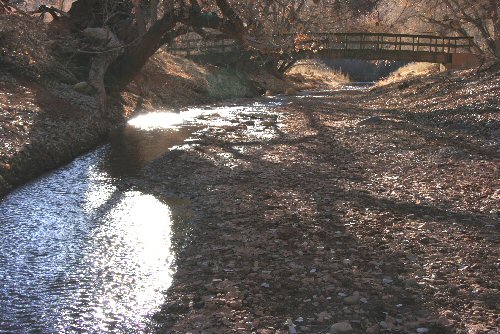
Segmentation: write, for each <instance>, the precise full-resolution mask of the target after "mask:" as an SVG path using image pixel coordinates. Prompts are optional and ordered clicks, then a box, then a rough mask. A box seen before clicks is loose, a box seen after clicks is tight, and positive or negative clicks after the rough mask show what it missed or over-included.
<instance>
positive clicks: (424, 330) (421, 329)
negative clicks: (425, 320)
mask: <svg viewBox="0 0 500 334" xmlns="http://www.w3.org/2000/svg"><path fill="white" fill-rule="evenodd" d="M417 333H429V328H425V327H419V328H417Z"/></svg>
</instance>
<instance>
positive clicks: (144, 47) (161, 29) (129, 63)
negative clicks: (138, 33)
mask: <svg viewBox="0 0 500 334" xmlns="http://www.w3.org/2000/svg"><path fill="white" fill-rule="evenodd" d="M176 23H177V19H176V17H174V16H173V15H172V14H167V13H166V14H165V16H163V17H162V18H161V19H160V20H158V21H157V22H156V23H155V24H154V25H152V26H151V28H150V29H149V30H148V31H147V32H146V33H145V34H144V35H143V36H142V38H141V39H140V40H139V42H138V43H136V44H133V45H132V46H130V47H128V48H127V49H126V50H125V52H124V53H123V54H122V55H121V56H120V57H118V58H117V59H116V61H114V62H113V63H112V64H111V66H110V67H109V69H108V71H107V72H106V83H107V84H108V85H109V86H110V87H111V88H112V90H113V91H121V90H123V89H124V88H125V87H126V86H127V85H128V84H129V83H130V82H131V81H132V80H133V79H134V77H135V76H136V75H137V73H139V71H140V70H141V69H142V67H143V66H144V65H145V64H146V62H147V61H148V59H149V58H150V57H151V56H152V55H153V54H154V53H155V52H156V51H157V50H158V48H159V47H160V46H161V40H162V38H163V36H164V35H165V34H166V33H167V32H169V31H170V30H172V29H173V28H174V27H175V25H176Z"/></svg>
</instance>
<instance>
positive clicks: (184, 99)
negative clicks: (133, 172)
mask: <svg viewBox="0 0 500 334" xmlns="http://www.w3.org/2000/svg"><path fill="white" fill-rule="evenodd" d="M17 65H18V64H17ZM18 66H20V65H18ZM52 70H54V68H52ZM252 80H253V81H252ZM76 82H77V80H76V78H69V79H68V80H62V79H61V78H59V77H58V78H54V77H53V76H52V77H51V76H49V75H48V74H47V73H45V72H44V73H41V74H38V73H37V72H36V71H35V69H30V71H28V73H23V72H22V71H20V70H18V69H16V67H14V69H12V68H11V69H10V70H9V71H3V72H0V138H1V139H2V140H1V146H0V197H2V196H3V195H5V194H6V193H7V192H8V191H9V190H11V189H12V188H13V187H15V186H16V185H19V184H21V183H23V182H26V181H28V180H30V179H32V178H33V177H35V176H38V175H40V174H42V173H44V172H46V171H48V170H51V169H54V168H56V167H58V166H61V165H62V164H64V163H67V162H69V161H70V160H71V159H73V158H75V157H76V156H78V155H80V154H82V153H84V152H86V151H88V150H90V149H92V148H94V147H96V146H97V145H98V144H99V143H102V142H103V140H105V138H106V136H107V134H108V133H109V131H110V130H112V129H113V128H116V127H119V126H121V125H122V124H123V122H124V121H125V120H126V119H127V118H128V117H130V115H132V114H133V113H134V112H138V111H148V110H149V111H151V110H158V109H170V110H172V111H175V110H176V108H179V107H182V106H188V105H198V104H207V103H211V102H215V101H220V100H225V99H231V98H238V97H251V96H256V95H257V94H258V93H259V92H258V91H257V89H256V87H257V86H259V87H263V89H265V87H273V88H275V89H276V91H279V90H281V91H284V90H286V88H287V87H291V86H293V85H294V84H292V83H287V82H285V81H283V80H279V79H277V78H275V77H273V76H271V75H269V74H265V73H260V74H255V73H254V74H253V77H252V79H249V77H248V76H247V75H246V74H245V73H242V72H240V71H237V70H235V69H222V68H217V67H214V66H202V65H198V64H195V63H193V62H191V61H189V60H186V59H183V58H180V57H176V56H172V55H169V54H168V53H166V52H163V51H159V52H157V54H156V55H155V56H154V57H152V58H151V59H150V61H149V62H148V63H147V64H146V66H145V68H144V69H143V71H142V72H141V73H140V75H138V76H137V77H136V79H135V80H134V81H133V82H132V83H131V84H130V85H129V86H128V87H127V89H126V91H125V92H123V93H122V94H121V95H120V96H114V97H110V98H109V101H108V106H107V107H108V111H107V112H106V114H105V115H104V114H100V113H98V112H97V110H98V108H97V104H96V101H95V99H94V98H93V97H92V96H90V95H88V94H86V93H85V92H81V91H78V90H75V88H74V85H75V83H76Z"/></svg>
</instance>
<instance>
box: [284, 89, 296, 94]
mask: <svg viewBox="0 0 500 334" xmlns="http://www.w3.org/2000/svg"><path fill="white" fill-rule="evenodd" d="M285 94H286V95H297V90H296V89H295V88H287V89H285Z"/></svg>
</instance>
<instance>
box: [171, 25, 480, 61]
mask: <svg viewBox="0 0 500 334" xmlns="http://www.w3.org/2000/svg"><path fill="white" fill-rule="evenodd" d="M473 45H474V40H473V38H472V37H451V36H448V37H442V36H435V35H410V34H388V33H307V34H284V35H277V36H275V37H274V40H273V41H272V43H269V46H266V47H262V48H259V50H261V51H263V52H264V53H267V54H269V55H275V56H277V57H280V58H288V59H311V58H329V59H366V60H399V61H411V62H430V63H440V64H443V65H446V66H447V67H452V68H453V67H460V66H464V65H474V64H475V63H476V62H477V58H476V56H474V55H473V54H472V52H471V49H472V47H473ZM167 50H168V51H169V52H171V53H174V54H177V55H182V56H186V57H189V58H192V59H194V60H205V61H207V62H213V61H215V62H216V61H217V59H219V60H221V59H225V60H228V59H230V58H231V57H235V56H236V57H237V55H238V53H240V52H241V51H240V49H239V46H238V45H237V44H236V43H235V42H234V41H233V40H227V39H222V40H207V39H201V38H200V39H192V38H186V39H184V40H182V42H179V43H177V44H174V45H171V46H170V47H168V49H167ZM211 60H213V61H211Z"/></svg>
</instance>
